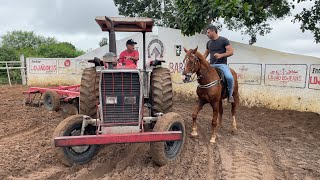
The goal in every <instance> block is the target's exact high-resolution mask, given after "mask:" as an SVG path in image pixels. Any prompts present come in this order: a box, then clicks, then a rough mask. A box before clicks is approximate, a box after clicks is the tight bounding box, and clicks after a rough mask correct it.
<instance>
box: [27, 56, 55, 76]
mask: <svg viewBox="0 0 320 180" xmlns="http://www.w3.org/2000/svg"><path fill="white" fill-rule="evenodd" d="M57 67H58V65H57V60H55V59H45V58H43V59H41V58H36V59H32V58H30V61H29V72H30V73H31V74H56V73H57Z"/></svg>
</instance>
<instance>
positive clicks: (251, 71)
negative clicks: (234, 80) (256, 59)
mask: <svg viewBox="0 0 320 180" xmlns="http://www.w3.org/2000/svg"><path fill="white" fill-rule="evenodd" d="M229 67H230V68H232V69H233V70H234V71H235V72H236V73H237V76H238V83H239V84H254V85H259V84H261V76H262V64H254V63H239V64H237V63H230V64H229Z"/></svg>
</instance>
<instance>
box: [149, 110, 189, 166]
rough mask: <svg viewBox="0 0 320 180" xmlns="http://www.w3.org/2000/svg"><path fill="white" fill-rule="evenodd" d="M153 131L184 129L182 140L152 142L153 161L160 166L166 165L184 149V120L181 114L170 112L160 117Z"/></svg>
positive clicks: (183, 130)
mask: <svg viewBox="0 0 320 180" xmlns="http://www.w3.org/2000/svg"><path fill="white" fill-rule="evenodd" d="M153 131H155V132H161V131H182V134H181V140H180V141H167V142H154V143H151V144H150V151H151V155H152V158H153V161H154V162H155V163H156V164H158V165H159V166H164V165H166V164H167V163H168V162H169V161H172V160H174V159H176V157H177V156H179V155H180V153H181V150H182V149H183V145H184V141H185V126H184V121H183V119H182V117H181V116H180V115H179V114H177V113H174V112H170V113H167V114H165V115H163V116H162V117H161V118H159V120H158V121H157V123H156V125H155V126H154V129H153Z"/></svg>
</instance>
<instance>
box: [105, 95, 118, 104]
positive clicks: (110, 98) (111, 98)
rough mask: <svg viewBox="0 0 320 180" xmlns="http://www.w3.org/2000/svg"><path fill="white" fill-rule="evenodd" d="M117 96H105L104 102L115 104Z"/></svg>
mask: <svg viewBox="0 0 320 180" xmlns="http://www.w3.org/2000/svg"><path fill="white" fill-rule="evenodd" d="M117 103H118V98H117V97H108V96H107V97H106V104H117Z"/></svg>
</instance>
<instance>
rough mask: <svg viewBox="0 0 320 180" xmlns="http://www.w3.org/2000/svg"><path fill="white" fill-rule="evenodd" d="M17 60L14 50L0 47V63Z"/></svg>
mask: <svg viewBox="0 0 320 180" xmlns="http://www.w3.org/2000/svg"><path fill="white" fill-rule="evenodd" d="M18 59H19V57H18V54H17V52H16V51H15V50H14V49H12V48H8V47H0V61H17V60H18Z"/></svg>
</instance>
